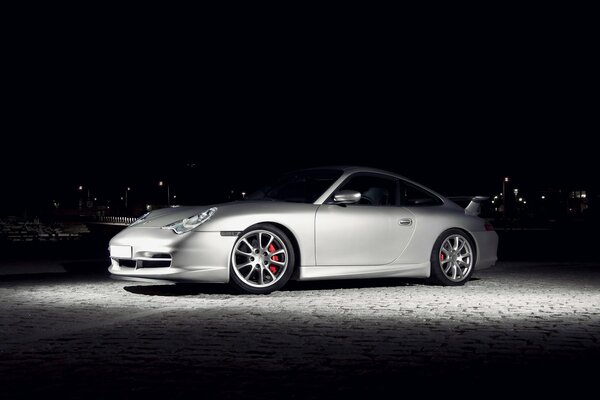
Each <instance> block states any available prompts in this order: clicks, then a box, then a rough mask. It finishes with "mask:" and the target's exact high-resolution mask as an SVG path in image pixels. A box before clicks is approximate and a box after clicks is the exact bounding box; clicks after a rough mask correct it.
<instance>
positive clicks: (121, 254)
mask: <svg viewBox="0 0 600 400" xmlns="http://www.w3.org/2000/svg"><path fill="white" fill-rule="evenodd" d="M132 250H133V249H132V247H131V246H110V256H111V257H113V258H131V254H132Z"/></svg>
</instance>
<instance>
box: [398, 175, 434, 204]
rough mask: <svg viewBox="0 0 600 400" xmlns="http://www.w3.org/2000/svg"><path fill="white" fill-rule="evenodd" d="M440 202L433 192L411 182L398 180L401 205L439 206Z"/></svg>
mask: <svg viewBox="0 0 600 400" xmlns="http://www.w3.org/2000/svg"><path fill="white" fill-rule="evenodd" d="M441 204H442V200H440V199H439V198H438V197H437V196H436V195H434V194H433V193H430V192H428V191H427V190H425V189H422V188H420V187H418V186H415V185H413V184H411V183H408V182H404V181H400V205H401V206H439V205H441Z"/></svg>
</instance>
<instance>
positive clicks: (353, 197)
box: [333, 190, 360, 204]
mask: <svg viewBox="0 0 600 400" xmlns="http://www.w3.org/2000/svg"><path fill="white" fill-rule="evenodd" d="M359 201H360V192H357V191H356V190H340V191H339V192H337V193H336V194H335V196H333V202H334V203H335V204H355V203H358V202H359Z"/></svg>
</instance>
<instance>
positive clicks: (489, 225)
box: [483, 222, 494, 231]
mask: <svg viewBox="0 0 600 400" xmlns="http://www.w3.org/2000/svg"><path fill="white" fill-rule="evenodd" d="M483 226H484V227H485V230H486V231H493V230H494V226H493V225H492V224H490V223H489V222H486V223H485V224H483Z"/></svg>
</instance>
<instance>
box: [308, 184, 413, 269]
mask: <svg viewBox="0 0 600 400" xmlns="http://www.w3.org/2000/svg"><path fill="white" fill-rule="evenodd" d="M339 190H355V191H358V192H360V193H361V201H360V202H359V203H357V204H350V205H336V204H333V202H332V201H327V202H325V204H323V205H321V206H320V207H319V209H318V210H317V214H316V216H315V244H316V263H317V265H320V266H326V265H384V264H389V263H391V262H392V261H394V260H395V259H396V258H398V256H400V254H402V252H403V251H404V249H405V248H406V246H407V245H408V243H409V242H410V239H411V237H412V234H413V232H414V229H415V225H416V221H415V220H414V215H413V214H412V213H411V212H410V211H409V210H408V209H407V208H404V207H399V206H398V205H397V204H399V203H398V201H399V190H400V189H399V181H398V180H397V179H396V178H393V177H390V176H387V175H379V174H372V173H370V174H364V173H360V174H355V175H352V176H350V178H349V179H348V180H346V181H345V182H344V183H342V184H341V185H340V187H339V188H338V190H336V192H337V191H339ZM334 193H335V192H334Z"/></svg>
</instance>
